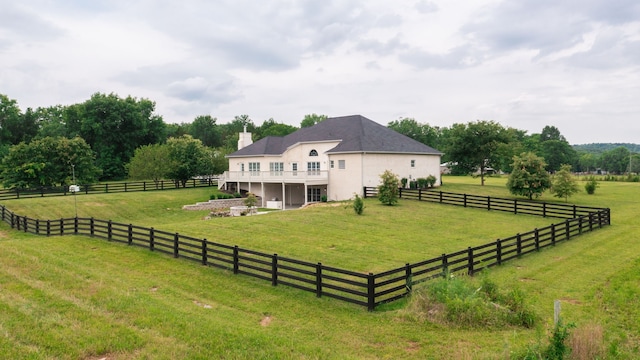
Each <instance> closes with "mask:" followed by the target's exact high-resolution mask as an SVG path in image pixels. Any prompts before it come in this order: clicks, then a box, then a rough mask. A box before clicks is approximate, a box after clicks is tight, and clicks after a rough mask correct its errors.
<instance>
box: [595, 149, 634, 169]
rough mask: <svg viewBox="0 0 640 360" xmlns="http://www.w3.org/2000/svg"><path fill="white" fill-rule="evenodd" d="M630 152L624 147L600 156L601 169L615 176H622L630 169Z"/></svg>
mask: <svg viewBox="0 0 640 360" xmlns="http://www.w3.org/2000/svg"><path fill="white" fill-rule="evenodd" d="M629 154H630V153H629V150H627V148H625V147H623V146H619V147H617V148H615V149H612V150H609V151H605V152H604V153H602V155H601V156H600V167H601V168H602V169H603V170H606V171H608V172H611V173H615V174H622V173H624V172H626V171H628V169H629V163H630V162H631V161H630V157H629Z"/></svg>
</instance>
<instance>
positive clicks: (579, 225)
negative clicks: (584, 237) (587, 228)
mask: <svg viewBox="0 0 640 360" xmlns="http://www.w3.org/2000/svg"><path fill="white" fill-rule="evenodd" d="M582 218H584V216H580V217H579V218H578V234H582Z"/></svg>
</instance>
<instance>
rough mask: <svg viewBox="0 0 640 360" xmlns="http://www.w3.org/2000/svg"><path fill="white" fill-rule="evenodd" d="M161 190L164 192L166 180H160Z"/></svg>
mask: <svg viewBox="0 0 640 360" xmlns="http://www.w3.org/2000/svg"><path fill="white" fill-rule="evenodd" d="M160 190H164V180H160Z"/></svg>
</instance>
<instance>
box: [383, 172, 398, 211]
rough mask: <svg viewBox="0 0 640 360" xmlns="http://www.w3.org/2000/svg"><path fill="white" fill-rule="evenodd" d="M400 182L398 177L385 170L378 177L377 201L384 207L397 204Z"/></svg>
mask: <svg viewBox="0 0 640 360" xmlns="http://www.w3.org/2000/svg"><path fill="white" fill-rule="evenodd" d="M399 187H400V180H399V179H398V175H396V174H394V173H392V172H391V171H390V170H385V171H384V173H382V175H380V185H378V200H380V202H382V203H383V204H384V205H390V206H391V205H395V204H397V203H398V197H399V190H398V188H399Z"/></svg>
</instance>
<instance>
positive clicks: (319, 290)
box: [316, 263, 322, 297]
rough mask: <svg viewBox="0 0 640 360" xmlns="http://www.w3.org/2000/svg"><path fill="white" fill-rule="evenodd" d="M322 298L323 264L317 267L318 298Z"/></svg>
mask: <svg viewBox="0 0 640 360" xmlns="http://www.w3.org/2000/svg"><path fill="white" fill-rule="evenodd" d="M321 296H322V263H318V264H317V265H316V297H321Z"/></svg>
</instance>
